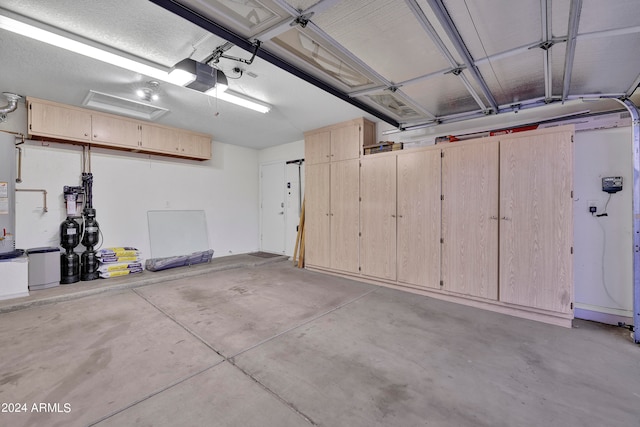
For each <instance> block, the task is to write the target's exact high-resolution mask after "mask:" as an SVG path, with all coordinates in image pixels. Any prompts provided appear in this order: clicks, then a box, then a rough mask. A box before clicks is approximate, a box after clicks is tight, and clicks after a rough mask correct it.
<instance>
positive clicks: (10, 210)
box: [0, 132, 16, 254]
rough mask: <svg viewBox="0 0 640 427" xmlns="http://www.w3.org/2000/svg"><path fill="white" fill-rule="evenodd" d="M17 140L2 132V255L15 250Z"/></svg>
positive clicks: (0, 214) (0, 155)
mask: <svg viewBox="0 0 640 427" xmlns="http://www.w3.org/2000/svg"><path fill="white" fill-rule="evenodd" d="M15 141H16V138H15V136H14V135H11V134H8V133H5V132H0V254H2V253H6V252H11V251H13V250H14V248H15V232H16V146H15Z"/></svg>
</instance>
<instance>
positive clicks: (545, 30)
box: [540, 0, 553, 100]
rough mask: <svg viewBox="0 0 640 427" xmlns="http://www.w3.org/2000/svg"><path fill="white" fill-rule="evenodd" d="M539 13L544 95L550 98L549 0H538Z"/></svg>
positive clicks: (551, 85) (551, 86) (551, 82)
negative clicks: (542, 51)
mask: <svg viewBox="0 0 640 427" xmlns="http://www.w3.org/2000/svg"><path fill="white" fill-rule="evenodd" d="M540 14H541V16H540V18H541V22H542V43H541V44H540V48H541V49H543V50H544V53H543V55H544V56H543V68H544V97H545V98H546V99H549V100H550V99H551V97H553V73H552V67H551V47H552V46H553V44H549V42H550V41H551V39H552V38H553V34H552V32H551V22H552V21H551V0H540Z"/></svg>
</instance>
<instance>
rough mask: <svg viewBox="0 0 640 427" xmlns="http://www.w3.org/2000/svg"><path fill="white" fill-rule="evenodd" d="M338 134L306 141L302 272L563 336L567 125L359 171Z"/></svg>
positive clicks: (568, 270) (363, 161) (369, 163)
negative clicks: (544, 327) (463, 307)
mask: <svg viewBox="0 0 640 427" xmlns="http://www.w3.org/2000/svg"><path fill="white" fill-rule="evenodd" d="M338 134H343V135H346V134H348V131H347V130H343V131H340V132H336V131H335V129H323V130H322V132H321V133H315V134H314V136H312V137H311V138H309V139H308V140H307V141H306V142H307V143H309V144H311V146H312V147H311V150H310V151H308V153H310V155H311V157H312V158H313V157H314V155H313V154H312V153H313V152H314V150H315V152H316V153H318V154H317V156H315V158H316V159H318V160H317V161H318V162H320V163H316V164H310V165H308V166H307V210H306V212H307V213H306V216H307V221H308V222H307V223H306V224H305V230H306V231H305V233H306V242H305V244H306V248H307V249H306V250H307V256H306V257H307V265H308V266H309V267H310V268H320V269H322V270H329V271H332V272H335V273H338V274H344V275H348V276H349V277H356V278H360V279H361V280H364V281H368V282H373V283H377V284H381V285H385V286H391V287H394V288H400V289H408V290H412V291H413V292H418V293H422V294H427V295H430V296H434V297H438V298H442V299H446V300H449V301H454V302H459V303H463V304H467V305H473V306H476V307H481V308H485V309H490V310H494V311H498V312H502V313H507V314H512V315H516V316H520V317H526V318H530V319H535V320H541V321H544V322H547V323H553V324H558V325H562V326H571V319H572V318H573V263H572V256H573V255H572V254H573V248H572V246H573V235H572V234H573V224H572V221H573V198H572V186H573V183H572V176H573V127H572V126H563V127H558V128H551V129H541V130H537V131H532V132H522V133H514V134H508V135H502V136H495V137H488V138H481V139H476V140H467V141H462V142H457V143H454V144H447V145H443V146H440V145H437V146H430V147H424V148H418V149H415V150H411V151H409V150H403V151H400V152H388V153H378V154H372V155H367V156H361V158H360V160H358V159H348V160H334V159H335V158H336V155H337V154H338V153H346V152H348V150H341V149H338V148H336V147H334V146H333V142H334V141H337V140H338V139H339V137H338V136H336V135H338ZM347 139H349V138H347ZM318 141H322V144H324V145H323V147H322V148H320V145H314V144H320V143H319V142H318ZM344 155H346V156H351V155H352V154H339V155H338V157H339V158H341V157H342V156H344ZM358 201H359V203H358ZM354 202H356V203H354ZM358 205H359V207H358ZM358 212H359V219H358ZM358 229H359V231H360V235H359V236H358V232H357V231H358ZM327 230H328V231H327ZM358 253H359V258H358ZM358 261H359V262H358ZM358 267H359V268H358Z"/></svg>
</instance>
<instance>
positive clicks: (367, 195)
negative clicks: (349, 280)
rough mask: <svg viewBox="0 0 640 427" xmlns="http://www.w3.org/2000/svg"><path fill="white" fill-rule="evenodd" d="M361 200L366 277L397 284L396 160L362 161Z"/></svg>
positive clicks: (387, 157) (361, 239)
mask: <svg viewBox="0 0 640 427" xmlns="http://www.w3.org/2000/svg"><path fill="white" fill-rule="evenodd" d="M372 157H373V158H372ZM360 196H361V198H362V201H361V203H360V230H361V234H362V236H361V237H360V267H361V269H362V274H366V275H367V276H372V277H376V278H380V279H387V280H396V157H395V156H385V157H375V156H369V158H365V159H363V160H362V167H361V168H360Z"/></svg>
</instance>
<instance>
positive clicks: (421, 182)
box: [360, 150, 441, 288]
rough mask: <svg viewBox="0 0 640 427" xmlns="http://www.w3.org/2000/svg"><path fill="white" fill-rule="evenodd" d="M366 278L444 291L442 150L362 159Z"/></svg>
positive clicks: (362, 255)
mask: <svg viewBox="0 0 640 427" xmlns="http://www.w3.org/2000/svg"><path fill="white" fill-rule="evenodd" d="M360 195H361V203H360V230H361V237H360V260H361V261H360V264H361V269H362V274H363V275H365V276H371V277H374V278H379V279H384V280H391V281H396V280H397V281H398V282H399V283H403V284H407V285H412V286H415V287H419V288H439V281H440V211H441V208H440V151H436V150H431V151H422V152H418V153H411V154H397V155H396V154H395V153H394V154H384V155H381V156H375V155H374V156H367V157H364V158H363V159H362V167H361V171H360Z"/></svg>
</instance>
